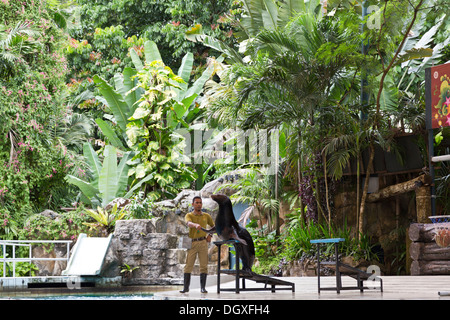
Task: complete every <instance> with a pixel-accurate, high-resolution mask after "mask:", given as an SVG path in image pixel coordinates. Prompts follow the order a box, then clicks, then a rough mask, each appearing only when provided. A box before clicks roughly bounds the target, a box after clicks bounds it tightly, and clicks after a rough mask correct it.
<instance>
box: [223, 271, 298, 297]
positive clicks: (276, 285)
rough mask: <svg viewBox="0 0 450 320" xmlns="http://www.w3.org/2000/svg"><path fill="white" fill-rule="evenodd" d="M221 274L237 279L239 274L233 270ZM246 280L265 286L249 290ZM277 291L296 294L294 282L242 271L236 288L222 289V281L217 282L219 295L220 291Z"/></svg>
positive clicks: (236, 281)
mask: <svg viewBox="0 0 450 320" xmlns="http://www.w3.org/2000/svg"><path fill="white" fill-rule="evenodd" d="M220 273H224V274H228V275H232V276H235V277H236V274H237V272H236V270H231V269H222V270H220ZM218 279H220V278H219V277H218ZM239 280H241V282H242V285H239ZM246 280H251V281H254V282H256V283H262V284H264V287H250V288H248V287H247V286H246V282H245V281H246ZM280 286H281V287H280ZM277 290H291V291H292V292H295V284H294V283H293V282H289V281H285V280H281V279H279V278H275V277H269V276H264V275H261V274H257V273H254V272H252V273H248V272H245V271H242V270H240V271H239V274H238V277H236V280H235V287H234V288H221V287H220V280H219V281H218V282H217V293H220V291H234V292H236V293H239V292H240V291H271V292H275V291H277Z"/></svg>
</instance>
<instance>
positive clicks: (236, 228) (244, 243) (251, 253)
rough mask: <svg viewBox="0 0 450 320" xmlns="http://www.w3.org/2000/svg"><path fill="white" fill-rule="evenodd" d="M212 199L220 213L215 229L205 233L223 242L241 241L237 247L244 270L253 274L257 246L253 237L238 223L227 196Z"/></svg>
mask: <svg viewBox="0 0 450 320" xmlns="http://www.w3.org/2000/svg"><path fill="white" fill-rule="evenodd" d="M211 199H213V200H214V201H216V202H217V203H218V204H219V213H218V214H217V217H216V221H215V227H213V228H211V229H210V230H206V229H203V231H205V232H208V233H217V235H218V236H219V237H220V238H221V239H222V240H232V239H236V240H239V241H240V242H239V243H237V244H236V246H237V247H238V250H239V252H240V254H241V257H240V258H241V260H242V265H243V270H245V271H247V272H252V271H251V270H252V266H253V262H254V261H255V246H254V244H253V239H252V236H251V235H250V233H249V232H248V231H247V229H245V228H243V227H241V226H240V225H239V224H238V222H237V221H236V218H235V217H234V214H233V205H232V204H231V200H230V199H229V198H228V197H227V196H225V195H220V194H219V195H212V196H211Z"/></svg>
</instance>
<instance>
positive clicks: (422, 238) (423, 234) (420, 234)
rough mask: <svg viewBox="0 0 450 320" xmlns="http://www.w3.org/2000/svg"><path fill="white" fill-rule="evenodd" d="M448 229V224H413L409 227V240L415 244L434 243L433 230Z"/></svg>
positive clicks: (449, 225) (449, 226) (449, 223)
mask: <svg viewBox="0 0 450 320" xmlns="http://www.w3.org/2000/svg"><path fill="white" fill-rule="evenodd" d="M438 228H449V229H450V222H441V223H413V224H411V225H410V226H409V238H410V239H411V240H412V241H415V242H434V235H435V230H436V229H438Z"/></svg>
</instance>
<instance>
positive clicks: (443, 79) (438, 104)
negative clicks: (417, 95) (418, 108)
mask: <svg viewBox="0 0 450 320" xmlns="http://www.w3.org/2000/svg"><path fill="white" fill-rule="evenodd" d="M425 85H426V108H427V114H426V115H427V129H436V128H441V127H448V126H450V63H446V64H441V65H439V66H435V67H431V68H427V69H426V70H425Z"/></svg>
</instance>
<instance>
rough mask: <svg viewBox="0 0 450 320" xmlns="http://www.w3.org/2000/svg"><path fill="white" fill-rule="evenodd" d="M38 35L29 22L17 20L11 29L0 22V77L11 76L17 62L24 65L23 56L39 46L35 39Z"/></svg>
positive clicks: (7, 77) (6, 77) (34, 50)
mask: <svg viewBox="0 0 450 320" xmlns="http://www.w3.org/2000/svg"><path fill="white" fill-rule="evenodd" d="M39 35H40V33H39V32H38V31H36V30H34V29H33V28H31V27H30V23H26V22H18V23H17V24H16V26H15V27H14V28H12V29H8V26H5V25H1V24H0V79H1V78H4V79H9V78H10V77H11V76H13V75H14V73H15V71H16V69H17V65H18V64H19V63H22V64H24V65H26V61H25V57H26V56H27V55H29V54H31V53H33V52H36V50H38V49H39V47H40V46H41V44H40V43H39V42H38V41H37V40H35V38H38V37H39Z"/></svg>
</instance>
